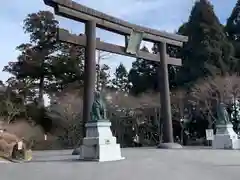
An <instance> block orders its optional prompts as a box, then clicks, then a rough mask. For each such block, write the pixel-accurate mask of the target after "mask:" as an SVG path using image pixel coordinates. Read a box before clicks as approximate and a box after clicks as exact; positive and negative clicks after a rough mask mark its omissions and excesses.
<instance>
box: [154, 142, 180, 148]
mask: <svg viewBox="0 0 240 180" xmlns="http://www.w3.org/2000/svg"><path fill="white" fill-rule="evenodd" d="M157 148H159V149H181V148H182V145H181V144H177V143H160V144H159V145H158V147H157Z"/></svg>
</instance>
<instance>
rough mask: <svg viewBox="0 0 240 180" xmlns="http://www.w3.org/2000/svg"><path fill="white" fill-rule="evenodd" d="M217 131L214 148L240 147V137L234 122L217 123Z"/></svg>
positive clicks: (213, 143)
mask: <svg viewBox="0 0 240 180" xmlns="http://www.w3.org/2000/svg"><path fill="white" fill-rule="evenodd" d="M216 129H217V132H216V135H215V136H214V140H213V142H212V147H213V149H240V139H238V135H237V134H236V132H235V131H234V130H233V125H232V124H226V125H217V126H216Z"/></svg>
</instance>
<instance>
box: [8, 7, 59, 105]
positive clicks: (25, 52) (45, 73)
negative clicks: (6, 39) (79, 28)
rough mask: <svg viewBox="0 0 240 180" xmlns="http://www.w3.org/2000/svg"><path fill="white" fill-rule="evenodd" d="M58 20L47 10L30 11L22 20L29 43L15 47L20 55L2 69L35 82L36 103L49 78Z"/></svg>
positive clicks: (40, 98) (55, 47) (41, 97)
mask: <svg viewBox="0 0 240 180" xmlns="http://www.w3.org/2000/svg"><path fill="white" fill-rule="evenodd" d="M57 26H58V21H57V20H55V18H54V16H53V14H52V13H51V12H48V11H40V12H38V13H32V14H29V15H28V16H27V18H26V19H25V20H24V27H23V28H24V31H25V33H27V34H29V35H30V43H23V44H21V45H19V46H18V47H17V50H19V51H20V55H19V56H18V59H17V61H16V62H9V64H8V66H6V67H5V68H4V71H7V72H10V73H11V74H13V75H14V76H15V77H16V78H17V79H19V80H21V79H31V80H32V81H33V82H35V83H36V82H37V83H36V86H37V89H38V93H39V97H38V104H39V105H42V103H43V93H44V89H45V88H44V86H45V80H46V79H51V76H52V73H51V58H52V53H54V52H55V51H56V50H57V49H58V47H59V44H58V43H56V33H57V31H56V30H57Z"/></svg>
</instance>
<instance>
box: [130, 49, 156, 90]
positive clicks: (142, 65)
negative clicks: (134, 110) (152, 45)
mask: <svg viewBox="0 0 240 180" xmlns="http://www.w3.org/2000/svg"><path fill="white" fill-rule="evenodd" d="M141 50H142V51H146V52H149V50H148V49H147V47H143V48H142V49H141ZM157 66H158V65H157V63H156V62H154V61H148V60H144V59H137V60H136V61H135V62H133V63H132V68H131V69H130V72H129V81H130V83H131V84H132V88H131V89H130V92H131V93H133V94H140V93H143V92H146V91H149V90H157V88H158V78H157Z"/></svg>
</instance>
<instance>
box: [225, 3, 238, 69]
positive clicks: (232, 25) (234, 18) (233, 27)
mask: <svg viewBox="0 0 240 180" xmlns="http://www.w3.org/2000/svg"><path fill="white" fill-rule="evenodd" d="M225 30H226V32H227V36H228V38H229V40H230V41H231V42H232V43H233V46H234V49H235V57H236V58H238V59H240V0H238V1H237V4H236V6H235V7H234V8H233V11H232V14H231V15H230V17H229V18H228V20H227V24H226V27H225ZM238 70H240V64H239V63H238Z"/></svg>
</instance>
